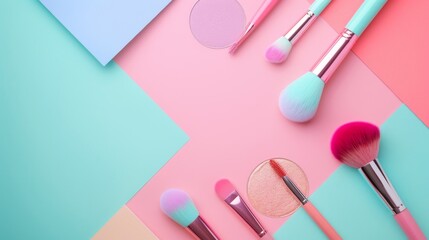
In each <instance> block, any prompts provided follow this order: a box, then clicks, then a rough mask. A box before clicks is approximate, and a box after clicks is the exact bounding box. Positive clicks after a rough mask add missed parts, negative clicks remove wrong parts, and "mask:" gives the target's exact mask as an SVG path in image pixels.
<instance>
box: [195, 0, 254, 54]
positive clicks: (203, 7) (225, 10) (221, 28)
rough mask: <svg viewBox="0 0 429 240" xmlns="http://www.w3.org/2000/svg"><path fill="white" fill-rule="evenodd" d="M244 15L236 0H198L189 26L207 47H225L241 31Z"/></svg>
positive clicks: (234, 39) (243, 25) (238, 35)
mask: <svg viewBox="0 0 429 240" xmlns="http://www.w3.org/2000/svg"><path fill="white" fill-rule="evenodd" d="M245 24H246V16H245V14H244V10H243V8H242V7H241V5H240V3H238V2H237V1H236V0H199V1H198V2H197V3H196V4H195V5H194V7H193V8H192V11H191V15H190V17H189V26H190V28H191V31H192V34H193V35H194V37H195V39H197V41H198V42H199V43H201V44H202V45H204V46H206V47H209V48H226V47H228V46H230V45H232V44H233V43H234V42H235V41H236V40H237V39H238V38H239V37H240V36H241V34H242V33H243V31H244V27H245Z"/></svg>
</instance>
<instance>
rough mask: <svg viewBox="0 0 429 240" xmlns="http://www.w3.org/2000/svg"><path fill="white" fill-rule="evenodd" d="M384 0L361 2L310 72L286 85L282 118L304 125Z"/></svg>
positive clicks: (311, 116) (280, 103) (314, 111)
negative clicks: (324, 89) (326, 85)
mask: <svg viewBox="0 0 429 240" xmlns="http://www.w3.org/2000/svg"><path fill="white" fill-rule="evenodd" d="M386 2H387V0H365V1H364V2H363V3H362V5H361V6H360V7H359V9H358V10H357V11H356V13H355V14H354V15H353V17H352V19H351V20H350V21H349V22H348V23H347V26H346V28H345V29H344V31H343V32H342V33H340V34H339V36H338V38H337V39H336V40H335V41H334V42H333V43H332V45H331V46H330V47H329V48H328V50H327V51H326V52H325V54H324V55H323V56H322V57H321V58H320V60H319V61H318V62H317V63H316V64H315V65H314V67H313V69H312V70H311V71H309V72H307V73H306V74H304V75H302V76H301V77H299V78H298V79H296V80H295V81H293V82H292V83H291V84H289V85H288V86H287V87H286V88H285V89H284V90H283V91H282V92H281V94H280V99H279V107H280V111H281V113H282V114H283V116H284V117H285V118H287V119H289V120H291V121H293V122H307V121H309V120H311V119H312V118H313V117H314V116H315V115H316V112H317V108H318V106H319V102H320V97H321V96H322V92H323V88H324V87H325V84H326V83H327V82H328V80H329V79H330V77H331V76H332V74H333V73H334V72H335V70H336V69H337V68H338V66H339V65H340V64H341V62H342V61H343V60H344V58H345V57H346V56H347V54H348V53H349V52H350V50H351V49H352V47H353V45H354V44H355V42H356V40H357V39H358V38H359V37H360V36H361V35H362V33H363V31H364V30H365V29H366V27H368V25H369V24H370V23H371V21H372V20H373V19H374V17H375V16H376V15H377V14H378V12H379V11H380V10H381V8H382V7H383V6H384V4H385V3H386Z"/></svg>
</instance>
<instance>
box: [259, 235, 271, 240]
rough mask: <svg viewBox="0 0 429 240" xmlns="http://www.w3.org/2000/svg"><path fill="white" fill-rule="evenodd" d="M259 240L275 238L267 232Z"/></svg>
mask: <svg viewBox="0 0 429 240" xmlns="http://www.w3.org/2000/svg"><path fill="white" fill-rule="evenodd" d="M259 240H274V238H273V236H271V234H269V233H266V234H265V235H264V236H262V237H261V238H260V239H259Z"/></svg>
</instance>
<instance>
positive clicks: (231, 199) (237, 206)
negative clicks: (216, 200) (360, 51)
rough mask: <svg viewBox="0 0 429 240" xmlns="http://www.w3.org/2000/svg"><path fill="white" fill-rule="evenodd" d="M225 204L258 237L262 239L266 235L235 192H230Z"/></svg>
mask: <svg viewBox="0 0 429 240" xmlns="http://www.w3.org/2000/svg"><path fill="white" fill-rule="evenodd" d="M225 202H226V203H227V204H228V205H229V206H231V208H232V209H234V211H235V212H236V213H238V215H240V216H241V218H243V220H244V221H246V223H247V224H249V226H250V227H251V228H252V229H253V231H255V232H256V234H258V236H259V237H263V236H264V235H265V234H267V231H266V230H265V229H264V228H263V227H262V225H261V223H260V222H259V221H258V220H257V219H256V217H255V215H253V213H252V212H251V211H250V209H249V207H248V206H247V204H246V202H244V201H243V199H242V198H241V196H240V195H239V194H238V193H237V192H236V191H234V192H232V193H231V194H230V195H229V196H228V197H227V198H226V199H225Z"/></svg>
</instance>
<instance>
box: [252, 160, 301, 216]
mask: <svg viewBox="0 0 429 240" xmlns="http://www.w3.org/2000/svg"><path fill="white" fill-rule="evenodd" d="M273 159H274V160H275V161H276V162H277V163H278V164H280V166H282V167H283V169H285V171H286V172H287V174H288V176H289V177H290V178H291V179H292V180H293V181H294V182H295V184H296V185H297V186H298V187H299V189H300V190H301V191H302V192H303V193H304V194H305V195H308V192H309V183H308V179H307V176H306V175H305V173H304V171H303V170H302V169H301V168H300V167H299V166H298V165H297V164H296V163H294V162H292V161H291V160H287V159H283V158H273ZM247 194H248V197H249V201H250V204H251V205H252V206H253V207H254V208H255V209H256V210H257V211H258V212H260V213H262V214H264V215H266V216H269V217H285V216H288V215H290V214H292V213H293V212H295V211H296V210H297V209H298V208H299V207H300V206H301V203H300V202H299V201H298V200H297V199H296V197H295V196H294V195H293V194H292V192H291V191H290V190H289V189H288V188H287V186H286V185H285V184H284V182H283V180H282V179H281V178H279V177H278V176H277V174H276V173H275V171H274V170H273V169H272V167H271V166H270V163H269V160H267V161H264V162H262V163H261V164H259V165H258V166H257V167H256V168H255V169H254V170H253V172H252V173H251V175H250V177H249V180H248V183H247Z"/></svg>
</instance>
